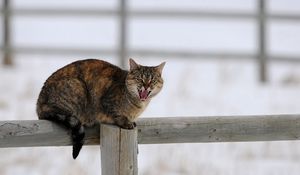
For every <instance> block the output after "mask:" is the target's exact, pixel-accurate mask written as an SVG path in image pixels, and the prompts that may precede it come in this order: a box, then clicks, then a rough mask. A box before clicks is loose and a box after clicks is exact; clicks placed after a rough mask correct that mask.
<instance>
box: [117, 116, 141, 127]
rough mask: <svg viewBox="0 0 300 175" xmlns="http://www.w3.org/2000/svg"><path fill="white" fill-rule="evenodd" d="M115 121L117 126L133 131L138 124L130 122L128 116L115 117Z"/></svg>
mask: <svg viewBox="0 0 300 175" xmlns="http://www.w3.org/2000/svg"><path fill="white" fill-rule="evenodd" d="M114 121H115V124H116V125H118V126H119V127H121V128H123V129H133V128H135V127H136V123H135V122H131V121H129V120H128V118H127V117H126V116H122V115H120V116H116V117H114Z"/></svg>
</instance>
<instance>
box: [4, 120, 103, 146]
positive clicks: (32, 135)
mask: <svg viewBox="0 0 300 175" xmlns="http://www.w3.org/2000/svg"><path fill="white" fill-rule="evenodd" d="M99 137H100V136H99V126H96V127H94V128H87V129H86V137H85V143H86V144H89V145H99ZM70 138H71V137H70V133H69V132H68V131H67V130H66V129H65V128H64V127H62V126H60V125H57V124H55V123H52V122H50V121H46V120H21V121H0V148H5V147H32V146H67V145H71V139H70Z"/></svg>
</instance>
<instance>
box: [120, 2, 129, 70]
mask: <svg viewBox="0 0 300 175" xmlns="http://www.w3.org/2000/svg"><path fill="white" fill-rule="evenodd" d="M126 1H127V0H120V5H119V18H120V19H119V22H120V25H119V59H120V66H121V67H122V68H125V67H126V65H127V64H126V60H127V59H128V58H127V55H128V49H127V24H128V21H127V16H128V12H127V2H126Z"/></svg>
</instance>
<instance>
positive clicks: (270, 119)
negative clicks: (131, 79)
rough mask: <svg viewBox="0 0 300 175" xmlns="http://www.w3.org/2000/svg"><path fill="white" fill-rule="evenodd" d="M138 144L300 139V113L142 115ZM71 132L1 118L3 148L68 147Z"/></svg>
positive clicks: (93, 131) (93, 138)
mask: <svg viewBox="0 0 300 175" xmlns="http://www.w3.org/2000/svg"><path fill="white" fill-rule="evenodd" d="M137 129H138V143H139V144H155V143H184V142H189V143H192V142H241V141H276V140H300V114H299V115H257V116H211V117H168V118H142V119H139V120H138V121H137ZM99 138H100V136H99V127H98V126H96V128H88V129H86V145H95V144H99ZM70 144H71V141H70V136H69V133H68V132H67V131H66V130H65V129H64V128H63V127H61V126H59V125H57V124H55V123H52V122H49V121H43V120H31V121H30V120H21V121H0V147H2V148H3V147H29V146H67V145H70Z"/></svg>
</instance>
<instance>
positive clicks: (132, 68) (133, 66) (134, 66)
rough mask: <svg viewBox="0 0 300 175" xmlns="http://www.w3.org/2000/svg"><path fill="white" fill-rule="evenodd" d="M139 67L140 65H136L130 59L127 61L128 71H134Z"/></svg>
mask: <svg viewBox="0 0 300 175" xmlns="http://www.w3.org/2000/svg"><path fill="white" fill-rule="evenodd" d="M139 67H140V65H138V64H137V63H136V62H135V61H134V60H133V59H132V58H130V59H129V70H134V69H137V68H139Z"/></svg>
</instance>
